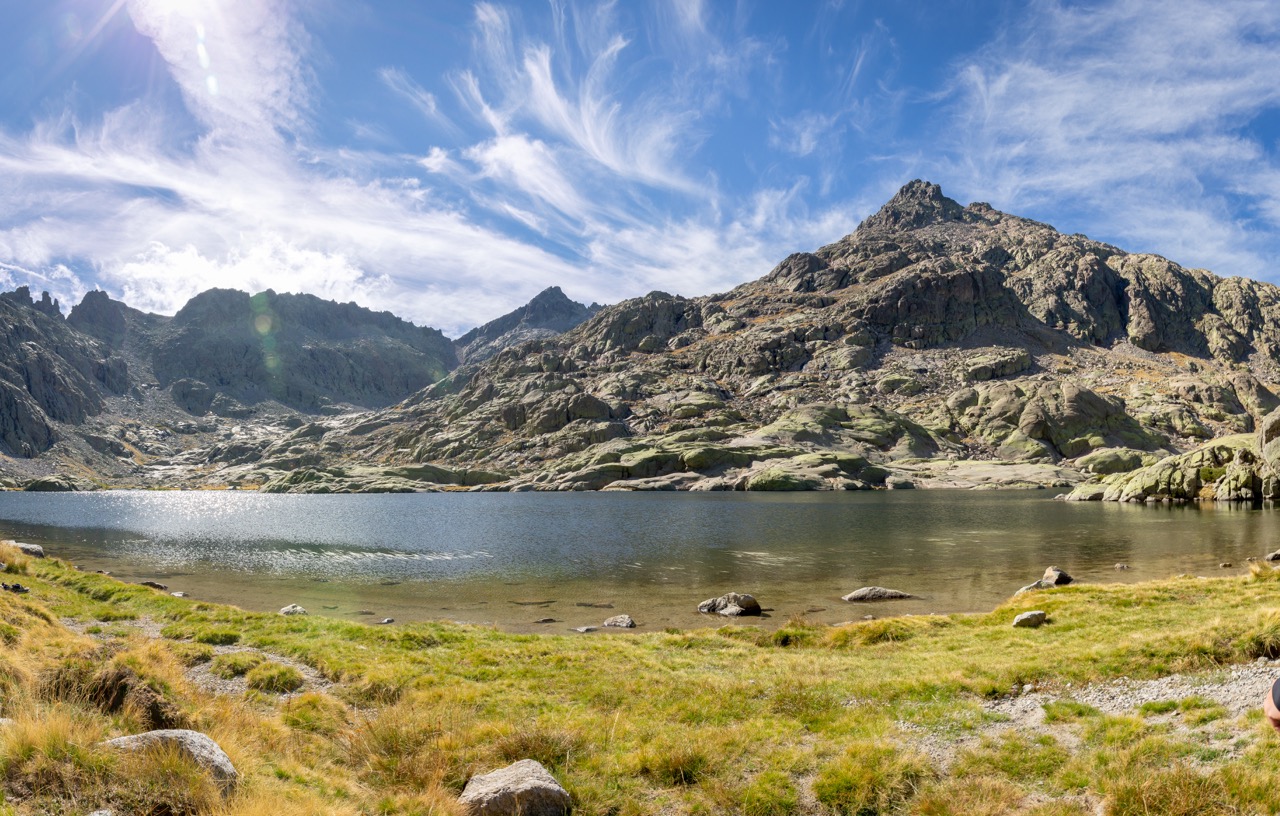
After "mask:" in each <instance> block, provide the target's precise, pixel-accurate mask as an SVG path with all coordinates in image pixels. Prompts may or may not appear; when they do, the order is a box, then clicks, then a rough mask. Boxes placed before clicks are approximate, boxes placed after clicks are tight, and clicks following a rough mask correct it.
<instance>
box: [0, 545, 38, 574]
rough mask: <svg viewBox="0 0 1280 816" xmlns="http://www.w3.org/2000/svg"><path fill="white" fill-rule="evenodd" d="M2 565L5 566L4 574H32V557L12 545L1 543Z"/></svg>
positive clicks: (0, 559) (0, 556)
mask: <svg viewBox="0 0 1280 816" xmlns="http://www.w3.org/2000/svg"><path fill="white" fill-rule="evenodd" d="M0 564H4V572H6V573H7V574H9V575H27V574H29V573H30V572H31V556H29V555H27V554H26V553H24V552H23V551H22V550H20V549H18V548H17V547H15V546H13V545H12V544H7V543H4V542H0Z"/></svg>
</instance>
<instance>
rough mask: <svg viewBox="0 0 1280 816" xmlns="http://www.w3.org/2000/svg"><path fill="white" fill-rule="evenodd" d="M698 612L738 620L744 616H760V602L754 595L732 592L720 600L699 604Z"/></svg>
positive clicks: (712, 599) (709, 599)
mask: <svg viewBox="0 0 1280 816" xmlns="http://www.w3.org/2000/svg"><path fill="white" fill-rule="evenodd" d="M698 611H699V612H702V613H705V614H715V615H724V616H725V617H728V618H736V617H740V616H742V615H759V614H760V612H761V609H760V602H759V601H757V600H756V599H755V597H754V596H752V595H747V594H745V593H738V592H730V593H728V594H726V595H721V596H720V597H719V598H708V599H707V600H705V601H703V602H702V603H700V604H698Z"/></svg>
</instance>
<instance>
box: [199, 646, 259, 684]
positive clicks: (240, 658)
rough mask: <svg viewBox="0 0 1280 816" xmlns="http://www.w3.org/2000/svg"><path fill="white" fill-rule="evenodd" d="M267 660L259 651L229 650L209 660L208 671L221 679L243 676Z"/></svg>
mask: <svg viewBox="0 0 1280 816" xmlns="http://www.w3.org/2000/svg"><path fill="white" fill-rule="evenodd" d="M266 661H267V658H266V657H264V656H263V655H262V653H261V652H230V653H229V654H220V655H218V656H217V657H215V658H213V659H212V660H211V661H210V662H209V671H210V672H211V673H213V675H214V676H215V677H221V678H222V679H223V680H234V679H235V678H237V677H243V676H244V675H246V674H248V673H249V671H250V670H252V669H256V668H258V667H259V666H261V665H262V664H263V663H265V662H266Z"/></svg>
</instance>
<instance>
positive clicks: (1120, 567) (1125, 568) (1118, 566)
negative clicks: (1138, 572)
mask: <svg viewBox="0 0 1280 816" xmlns="http://www.w3.org/2000/svg"><path fill="white" fill-rule="evenodd" d="M1114 569H1118V570H1127V569H1129V565H1128V564H1116V565H1115V567H1114Z"/></svg>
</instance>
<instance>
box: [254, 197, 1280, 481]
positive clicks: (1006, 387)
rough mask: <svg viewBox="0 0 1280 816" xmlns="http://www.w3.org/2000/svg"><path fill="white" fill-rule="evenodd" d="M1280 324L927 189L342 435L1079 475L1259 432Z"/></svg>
mask: <svg viewBox="0 0 1280 816" xmlns="http://www.w3.org/2000/svg"><path fill="white" fill-rule="evenodd" d="M1278 329H1280V291H1278V290H1277V289H1276V288H1275V287H1274V286H1271V285H1269V284H1264V283H1259V282H1256V281H1250V280H1244V279H1238V278H1232V279H1222V278H1218V277H1216V276H1214V275H1212V274H1210V273H1208V272H1204V271H1201V270H1189V269H1184V268H1182V267H1181V266H1179V265H1178V264H1176V263H1174V262H1172V261H1169V260H1167V259H1164V258H1161V257H1158V256H1154V255H1140V254H1130V253H1126V252H1124V251H1123V250H1121V249H1119V248H1117V247H1114V246H1109V245H1107V244H1103V243H1099V242H1097V241H1092V240H1090V239H1088V238H1086V237H1085V236H1082V235H1064V234H1061V233H1059V232H1057V231H1056V230H1054V229H1053V228H1052V227H1050V226H1049V225H1047V224H1042V223H1038V222H1035V221H1031V220H1028V219H1025V218H1019V217H1017V216H1013V215H1008V214H1005V213H1001V212H998V211H996V210H994V209H993V208H991V207H990V206H989V205H987V204H983V203H975V204H971V205H969V206H967V207H966V206H961V205H960V204H959V203H957V202H955V201H952V200H951V199H948V198H946V197H945V196H944V195H943V194H942V191H941V190H940V189H939V188H938V187H937V186H936V185H933V184H928V183H926V182H923V181H915V182H911V183H910V184H907V185H906V186H905V187H903V188H902V190H901V191H899V192H898V194H897V195H895V196H894V198H893V199H892V200H890V201H889V202H888V203H887V204H886V205H885V206H884V207H883V208H882V209H881V210H880V211H879V212H877V213H875V214H873V215H872V216H870V217H869V218H867V219H866V220H865V221H864V222H863V223H862V224H860V225H859V226H858V228H857V230H855V231H854V232H853V233H852V234H851V235H849V236H847V237H845V238H843V239H841V240H840V241H837V242H836V243H834V244H831V245H829V246H826V247H823V248H821V249H818V250H816V251H814V252H802V253H796V254H794V255H791V256H790V257H788V258H786V259H784V260H783V261H782V262H781V263H780V264H779V265H778V266H777V267H776V268H775V269H774V270H773V271H771V272H770V273H769V274H767V275H765V276H764V277H763V278H761V279H759V280H757V281H754V282H751V283H747V284H744V285H742V286H739V287H738V288H736V289H734V290H732V291H730V292H727V293H724V294H719V295H711V296H707V297H699V298H683V297H677V296H673V295H669V294H665V293H662V292H654V293H651V294H649V295H647V296H645V297H643V298H637V299H634V300H630V301H626V302H623V303H620V304H617V305H615V306H611V307H608V308H605V309H602V310H600V311H599V312H598V313H596V314H595V315H594V316H592V317H591V318H590V319H588V320H586V321H585V322H583V323H582V324H580V325H578V326H577V327H576V328H574V329H573V330H571V331H569V332H567V333H565V334H562V335H559V336H556V337H554V338H550V339H546V340H541V341H535V342H532V343H529V344H525V345H523V346H519V347H517V348H512V349H508V350H505V351H503V352H500V353H499V354H497V355H495V356H494V357H492V358H491V359H489V360H487V361H484V362H482V363H479V364H476V365H472V364H465V363H464V365H462V366H461V367H460V368H458V369H457V370H455V371H454V372H452V373H451V374H450V376H449V377H447V378H446V379H445V380H444V381H442V382H440V383H438V384H436V385H434V386H432V387H430V388H428V389H426V390H425V391H423V392H422V393H420V394H418V395H417V396H415V397H413V398H411V399H410V400H408V401H406V403H405V404H404V405H402V406H400V407H398V408H397V409H396V411H395V413H394V414H389V413H380V414H377V415H375V416H374V417H373V418H371V419H370V421H371V422H373V423H375V424H376V425H377V427H376V428H375V429H374V430H372V431H369V430H366V429H367V428H368V423H367V422H366V423H365V424H364V426H363V427H362V429H361V430H362V433H361V434H360V435H358V436H352V435H349V434H347V433H346V432H344V431H343V429H342V428H341V427H338V426H337V425H335V426H333V427H332V428H331V429H330V430H328V431H326V432H325V433H324V434H323V435H322V437H321V438H322V439H323V440H324V444H326V445H329V446H331V447H332V448H335V449H339V450H351V451H356V452H358V453H356V455H355V456H354V457H353V458H351V459H348V460H346V462H347V463H350V462H354V461H357V460H358V461H360V462H363V463H369V462H378V463H382V464H383V465H385V466H386V467H387V468H397V467H398V468H402V469H403V468H405V467H411V466H414V465H418V464H429V465H432V466H434V467H437V468H452V469H459V468H462V469H467V470H477V471H481V472H485V473H494V474H498V475H499V476H501V477H503V478H504V481H503V482H502V483H501V485H500V487H501V488H504V489H553V490H575V489H599V488H606V487H608V488H610V489H673V488H675V489H851V488H864V487H878V486H890V487H905V486H908V485H912V484H918V485H923V486H931V485H969V486H974V485H1023V486H1033V485H1054V484H1056V485H1069V484H1073V483H1075V482H1078V481H1080V480H1081V479H1083V478H1085V476H1086V474H1087V473H1090V472H1094V471H1099V470H1102V471H1105V470H1112V469H1124V468H1132V467H1137V466H1141V465H1143V464H1147V463H1150V462H1154V461H1156V460H1158V459H1160V458H1162V457H1164V456H1166V455H1168V454H1172V453H1177V452H1182V451H1187V450H1190V449H1192V448H1194V447H1195V446H1196V445H1197V444H1199V443H1201V442H1203V441H1205V440H1208V439H1211V438H1214V437H1218V436H1224V435H1228V434H1235V433H1246V432H1250V431H1252V430H1253V429H1254V428H1255V427H1256V425H1257V424H1258V422H1259V420H1260V419H1261V418H1262V417H1263V416H1264V415H1265V414H1267V413H1268V412H1269V411H1270V410H1271V409H1272V408H1274V407H1276V405H1277V402H1278V401H1277V398H1276V396H1275V383H1276V382H1277V381H1278V380H1280V331H1278ZM326 466H327V467H328V469H329V470H328V471H326V472H327V473H328V475H327V476H326V474H325V473H320V474H318V475H316V476H315V477H314V479H313V482H312V483H311V487H314V488H316V489H329V488H334V487H337V488H339V489H347V488H350V487H352V486H353V485H354V486H358V485H359V479H358V478H355V476H353V473H354V472H352V471H348V470H344V469H343V468H344V460H343V458H342V457H331V458H330V459H329V460H328V461H327V465H326ZM268 475H269V474H257V475H255V476H252V477H251V478H254V479H260V478H263V477H265V476H268ZM245 476H246V477H247V478H248V477H249V474H247V473H246V474H245ZM285 487H286V488H287V489H294V488H296V487H298V486H297V485H292V486H287V485H286V486H285ZM308 489H310V488H308Z"/></svg>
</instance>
